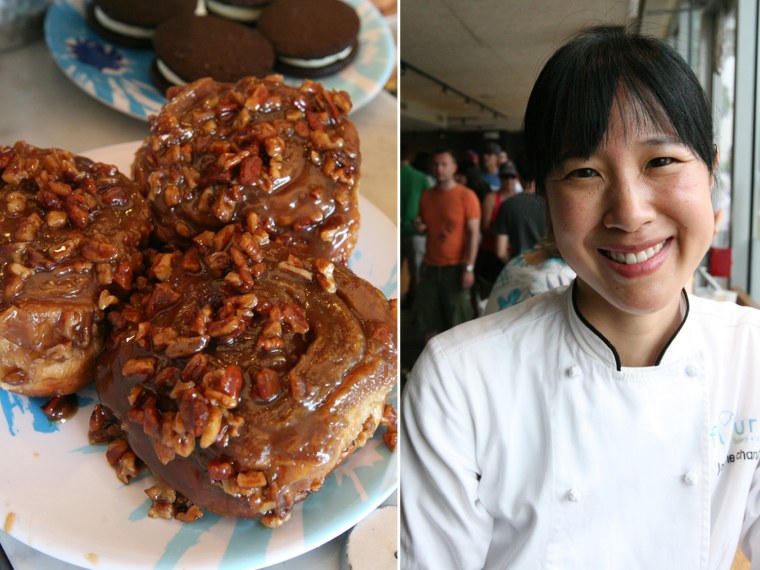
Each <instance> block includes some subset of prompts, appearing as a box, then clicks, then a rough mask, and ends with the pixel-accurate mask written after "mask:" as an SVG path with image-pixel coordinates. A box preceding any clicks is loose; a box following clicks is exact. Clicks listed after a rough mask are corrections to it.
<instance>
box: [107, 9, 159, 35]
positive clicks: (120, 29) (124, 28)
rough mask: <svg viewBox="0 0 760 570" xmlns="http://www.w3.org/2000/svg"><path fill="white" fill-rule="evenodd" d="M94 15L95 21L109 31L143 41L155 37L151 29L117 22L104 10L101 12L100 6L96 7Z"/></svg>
mask: <svg viewBox="0 0 760 570" xmlns="http://www.w3.org/2000/svg"><path fill="white" fill-rule="evenodd" d="M94 14H95V19H96V20H97V21H98V23H99V24H100V25H101V26H103V27H104V28H106V29H107V30H111V31H112V32H115V33H117V34H121V35H122V36H128V37H130V38H137V39H141V40H143V39H148V38H152V37H153V30H151V29H150V28H143V27H140V26H132V25H130V24H125V23H124V22H117V21H116V20H114V19H113V18H111V17H110V16H109V15H108V14H106V13H105V12H104V11H103V10H101V9H100V6H95V10H94Z"/></svg>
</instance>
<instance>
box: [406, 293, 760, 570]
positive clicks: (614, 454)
mask: <svg viewBox="0 0 760 570" xmlns="http://www.w3.org/2000/svg"><path fill="white" fill-rule="evenodd" d="M571 290H572V286H571V287H564V288H561V289H555V290H553V291H550V292H548V293H545V294H543V295H541V296H538V297H535V298H533V299H530V300H528V301H525V302H523V303H521V304H520V305H517V306H515V307H512V308H510V309H507V310H505V311H500V312H498V313H496V314H493V315H489V316H486V317H483V318H480V319H476V320H474V321H470V322H468V323H465V324H463V325H460V326H458V327H456V328H454V329H452V330H450V331H447V332H445V333H443V334H441V335H439V336H437V337H435V338H434V339H433V340H431V341H430V342H429V343H428V345H427V347H426V348H425V350H424V351H423V354H422V355H421V357H420V358H419V360H418V362H417V363H416V365H415V367H414V369H413V371H412V373H411V375H410V378H409V381H408V383H407V386H406V388H405V391H404V396H403V402H402V422H401V426H402V429H401V445H400V449H401V453H402V456H401V457H402V469H401V500H402V505H403V507H402V516H401V568H402V569H403V570H406V569H416V568H425V569H432V570H445V569H448V568H457V569H464V568H499V569H509V570H520V569H530V570H535V569H537V568H542V569H554V568H558V569H559V568H561V569H583V570H589V569H593V570H596V569H608V568H610V569H615V570H625V569H647V570H658V569H662V570H696V569H710V570H713V569H726V570H727V569H728V568H729V567H730V564H731V561H732V559H733V557H734V554H735V551H736V547H737V543H739V541H740V540H741V545H742V549H743V550H744V552H745V553H746V554H747V556H748V557H750V558H752V557H753V555H755V556H754V558H755V562H754V563H753V566H752V568H753V569H757V568H760V526H759V525H758V519H759V518H760V494H759V489H760V470H758V464H759V461H758V458H759V457H760V311H757V310H755V309H747V308H742V307H738V306H736V305H734V304H729V303H717V302H713V301H708V300H705V299H700V298H697V297H692V296H689V297H688V298H687V297H684V299H683V301H682V305H681V307H682V314H683V315H684V316H685V318H684V322H683V324H682V326H681V329H680V330H679V331H678V332H677V333H676V335H675V336H674V338H673V339H672V341H671V343H670V344H669V346H668V347H667V348H666V350H665V351H664V353H663V355H662V357H661V359H660V362H659V363H658V365H657V366H652V367H645V368H622V369H619V365H618V362H617V359H616V356H615V353H614V350H613V349H612V348H611V346H610V345H609V343H607V342H606V341H605V340H604V339H603V338H602V337H601V335H600V334H599V333H598V332H595V331H594V330H593V329H592V328H591V326H590V325H588V324H585V323H584V320H583V319H582V317H580V316H579V314H578V313H577V312H576V310H575V309H574V305H573V301H572V294H571Z"/></svg>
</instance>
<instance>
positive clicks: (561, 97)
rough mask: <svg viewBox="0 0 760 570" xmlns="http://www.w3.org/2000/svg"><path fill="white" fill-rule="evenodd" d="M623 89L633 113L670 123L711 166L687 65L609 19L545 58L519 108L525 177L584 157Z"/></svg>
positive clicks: (542, 178)
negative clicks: (522, 119)
mask: <svg viewBox="0 0 760 570" xmlns="http://www.w3.org/2000/svg"><path fill="white" fill-rule="evenodd" d="M621 88H622V93H623V94H624V96H625V97H626V100H627V101H629V102H631V103H632V104H633V105H632V106H633V108H634V114H635V117H634V120H635V121H638V122H639V123H640V124H641V123H643V124H652V123H654V124H657V125H660V126H661V127H667V128H668V129H669V130H671V129H672V131H673V134H674V135H676V136H677V137H678V138H679V139H680V140H681V141H682V142H683V144H685V145H686V146H687V147H689V149H690V150H691V151H692V152H694V153H695V155H697V156H698V157H699V158H700V159H701V160H702V161H703V162H704V163H705V164H706V165H707V168H708V171H709V172H710V173H713V170H714V164H715V156H716V149H715V146H714V144H713V128H712V113H711V109H710V104H709V103H708V101H707V97H706V96H705V93H704V91H703V89H702V87H701V85H700V84H699V80H698V79H697V77H696V76H695V75H694V72H693V71H692V70H691V68H690V67H689V66H688V64H687V63H686V62H685V61H684V60H683V58H682V57H681V56H680V55H679V54H678V53H677V52H676V51H675V50H674V49H673V48H671V47H670V46H668V45H667V44H665V43H664V42H662V41H660V40H658V39H656V38H651V37H647V36H641V35H637V34H634V33H630V32H628V31H626V29H625V28H622V27H616V26H600V27H597V28H593V29H591V30H589V31H587V32H584V33H581V34H580V35H578V36H576V38H575V39H573V40H571V41H570V42H569V43H567V44H565V45H564V46H563V47H561V48H560V49H559V50H557V51H556V52H555V53H554V55H553V56H552V57H551V58H550V59H549V60H548V62H547V63H546V65H545V66H544V68H543V70H542V71H541V73H540V74H539V76H538V79H537V80H536V84H535V85H534V87H533V91H532V92H531V95H530V99H529V101H528V107H527V109H526V112H525V122H524V136H525V148H526V154H527V160H526V162H525V172H524V174H525V178H526V179H527V180H533V181H534V182H535V184H536V192H537V193H539V194H542V195H543V194H545V193H546V187H545V184H546V178H547V176H548V175H549V174H550V173H551V172H552V171H553V170H554V169H556V168H557V167H558V166H559V165H560V163H561V162H562V160H563V159H564V158H565V157H567V156H576V157H584V158H588V157H589V156H591V154H592V153H593V152H594V151H595V150H596V148H597V147H598V146H599V145H600V144H601V143H602V142H603V138H604V136H605V133H606V132H607V126H608V122H609V118H610V111H611V109H612V105H613V104H618V105H622V102H621V101H620V96H621Z"/></svg>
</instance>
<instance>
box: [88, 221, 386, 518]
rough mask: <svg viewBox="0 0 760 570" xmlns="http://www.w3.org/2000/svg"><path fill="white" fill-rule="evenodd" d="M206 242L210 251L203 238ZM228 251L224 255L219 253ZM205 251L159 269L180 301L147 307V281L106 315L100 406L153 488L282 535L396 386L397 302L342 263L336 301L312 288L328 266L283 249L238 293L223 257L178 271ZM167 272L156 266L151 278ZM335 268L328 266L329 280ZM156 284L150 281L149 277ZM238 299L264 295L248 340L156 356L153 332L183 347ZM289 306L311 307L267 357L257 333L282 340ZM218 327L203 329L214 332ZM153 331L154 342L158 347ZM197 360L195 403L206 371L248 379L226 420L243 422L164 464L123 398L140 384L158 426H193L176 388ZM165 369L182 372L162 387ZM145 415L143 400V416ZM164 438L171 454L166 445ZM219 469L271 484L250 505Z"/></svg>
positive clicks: (216, 341)
mask: <svg viewBox="0 0 760 570" xmlns="http://www.w3.org/2000/svg"><path fill="white" fill-rule="evenodd" d="M223 231H224V230H223ZM240 235H242V230H241V229H240V227H236V229H235V237H234V238H233V239H232V241H231V243H232V244H234V243H235V242H236V240H237V238H238V237H239V236H240ZM249 235H250V234H249ZM206 236H208V234H206ZM200 239H201V240H203V241H205V242H206V243H211V240H210V238H208V237H204V236H201V237H200ZM232 247H234V246H229V245H228V246H227V247H226V248H223V250H222V251H225V252H227V251H229V249H230V248H232ZM197 249H199V248H198V247H197V246H194V247H193V248H191V249H190V250H188V251H187V252H185V253H184V254H180V253H174V254H172V255H173V257H172V271H171V276H170V277H166V275H165V271H164V276H165V277H166V278H165V280H164V281H162V282H160V286H161V287H164V288H166V287H168V288H169V289H171V290H172V291H174V292H175V293H176V294H177V295H176V296H173V298H174V299H176V302H174V303H171V304H170V305H169V306H166V307H162V308H160V309H159V310H157V311H154V310H153V308H152V304H151V302H150V301H148V300H147V299H155V296H154V295H155V291H156V288H157V287H158V286H159V282H158V280H157V279H155V278H153V279H152V280H151V282H150V283H148V284H142V285H141V287H142V291H143V292H142V294H141V295H137V296H133V298H132V303H131V304H128V305H124V306H123V307H121V308H119V309H117V310H116V311H115V312H114V313H112V314H113V315H114V318H113V319H112V322H113V324H114V333H113V334H112V336H111V338H110V341H109V345H108V350H107V351H104V353H103V357H102V358H101V361H100V364H99V366H98V369H97V383H96V385H97V389H98V393H99V395H100V398H101V401H102V402H103V404H104V405H106V406H107V407H109V408H110V409H111V410H112V411H113V412H114V413H115V415H116V416H117V417H118V418H120V419H121V420H122V425H123V427H124V428H125V431H126V434H127V439H128V442H129V444H130V446H131V447H132V449H133V451H134V452H135V453H136V455H137V456H138V457H139V458H141V459H142V460H143V461H144V462H145V463H146V464H147V466H148V467H149V468H150V470H151V471H152V472H153V474H154V476H155V477H156V478H157V479H158V480H159V481H162V482H164V483H165V484H167V485H169V486H170V487H172V488H173V489H175V490H177V491H179V492H180V493H182V494H183V495H185V496H186V497H187V498H189V499H190V500H191V501H192V502H193V503H195V504H196V505H197V506H199V507H201V508H203V509H208V510H210V511H212V512H215V513H218V514H221V515H225V516H233V517H259V516H263V517H264V519H263V520H264V524H267V525H268V526H277V525H279V524H281V523H282V522H283V521H285V520H287V518H288V516H289V513H290V510H291V508H292V506H293V504H294V503H295V502H297V501H299V500H301V499H303V498H305V497H306V496H307V495H308V494H309V493H311V492H312V491H315V490H317V489H318V488H319V487H320V486H321V485H322V482H323V481H324V479H325V477H327V475H329V473H330V472H332V471H333V470H334V469H335V467H336V466H337V465H338V464H339V463H340V462H341V461H342V460H343V459H344V458H345V457H346V456H347V455H348V454H349V453H350V452H351V451H353V449H355V448H356V447H358V446H360V445H363V443H364V442H365V441H366V440H367V439H368V438H369V437H371V435H372V433H373V432H374V430H375V429H376V427H377V426H378V423H379V420H380V414H381V412H382V408H383V404H384V402H385V399H386V397H387V394H388V392H389V391H390V389H391V387H392V385H393V383H394V381H395V377H396V303H395V300H393V301H388V300H386V298H385V297H384V296H383V294H382V293H381V292H380V291H378V290H377V289H375V288H374V287H373V286H372V285H371V284H369V283H368V282H366V281H364V280H362V279H360V278H359V277H357V276H356V275H354V274H353V273H352V272H351V271H350V270H349V269H347V268H345V267H343V266H342V265H340V264H335V265H334V272H333V273H332V278H334V283H332V284H333V285H334V286H335V291H334V292H330V289H331V279H328V280H327V281H325V280H324V279H317V275H319V274H320V272H319V270H318V269H317V266H319V267H322V268H324V263H326V262H325V260H321V261H318V260H316V259H315V258H311V257H307V256H304V255H301V254H299V255H298V256H294V255H293V254H292V250H289V249H287V248H285V247H283V246H282V245H281V244H277V243H267V244H263V245H261V256H260V261H258V262H256V261H255V260H250V261H249V264H248V265H250V266H252V267H254V268H256V271H257V275H256V276H255V278H254V280H253V283H252V284H250V285H248V286H243V287H242V288H241V287H235V286H232V285H231V284H230V281H229V280H228V279H225V275H228V274H229V269H225V270H223V271H221V272H220V271H219V270H211V269H210V268H209V266H208V262H209V261H212V260H213V262H214V263H216V262H217V261H218V254H219V252H218V251H217V250H216V249H215V248H213V247H212V248H210V249H207V250H206V251H205V253H202V254H201V255H200V259H201V261H202V264H201V265H202V268H201V269H200V270H198V271H192V272H189V271H186V270H184V269H183V266H186V267H188V266H194V265H196V263H195V259H196V257H197V256H196V254H195V253H194V250H197ZM200 249H201V250H203V249H204V248H200ZM215 256H216V257H215ZM188 258H189V261H188ZM164 261H165V259H164ZM323 262H324V263H323ZM293 264H297V265H303V267H302V268H301V269H303V272H298V273H294V272H293V270H292V267H293ZM161 265H162V264H161V263H159V261H158V258H154V266H153V267H154V268H156V267H160V266H161ZM332 266H333V264H328V267H327V271H325V274H326V275H330V272H329V270H330V268H331V267H332ZM163 267H164V268H165V267H166V265H163ZM225 271H226V272H227V273H225ZM309 274H311V276H312V277H311V278H309ZM151 275H153V270H151V271H149V276H151ZM323 276H324V275H323ZM241 289H242V291H241ZM241 292H242V293H243V294H250V293H252V294H253V295H254V296H255V298H256V303H255V306H254V307H253V310H252V314H251V315H249V318H247V319H246V326H245V327H244V330H238V331H237V332H236V333H234V334H233V335H230V336H221V337H211V338H209V339H208V342H207V343H206V344H205V345H204V348H202V349H200V350H198V351H197V352H195V353H193V355H187V356H183V357H180V358H170V357H168V356H167V352H168V351H170V350H171V348H167V349H162V348H156V346H155V341H156V338H157V337H156V335H155V333H156V331H163V330H164V329H161V327H173V328H174V329H175V330H176V331H177V332H178V333H179V335H181V336H183V337H186V336H190V335H197V333H198V332H199V329H198V326H199V325H198V319H197V316H198V315H199V314H204V311H206V314H208V310H207V309H204V307H206V306H210V307H212V308H213V309H214V314H218V312H219V310H220V307H223V306H224V303H225V301H228V300H230V299H233V298H235V296H238V295H241ZM293 306H296V307H302V308H303V313H302V316H304V317H305V320H300V319H296V320H294V321H292V322H293V326H291V324H290V322H289V321H288V319H283V320H282V321H281V323H282V325H281V329H280V331H279V332H280V335H279V337H280V338H282V340H283V341H284V343H282V344H281V345H280V346H279V347H278V348H275V349H273V350H268V349H266V348H263V347H262V344H261V337H262V336H265V337H266V336H267V335H268V334H269V335H270V336H269V338H272V337H276V336H278V335H277V334H274V335H272V334H270V333H271V329H269V328H268V327H271V322H272V321H273V320H277V318H274V319H273V318H272V316H273V315H277V314H278V313H277V311H278V310H280V311H282V313H283V314H284V313H285V312H288V311H289V309H286V308H287V307H289V308H290V309H292V307H293ZM152 312H153V313H154V314H153V315H152V316H151V317H150V318H149V321H148V322H149V323H150V325H149V326H147V325H145V324H141V323H144V322H145V320H144V319H148V316H147V315H146V313H152ZM299 320H300V322H298V321H299ZM212 327H213V325H209V327H208V329H207V331H208V332H211V330H212ZM276 329H278V327H277V326H275V332H277V330H276ZM306 329H308V330H306ZM146 330H150V331H152V332H153V336H152V338H148V337H149V336H150V335H146V334H145V331H146ZM268 330H269V332H267V331H268ZM161 334H162V333H161ZM199 355H201V356H199ZM144 359H151V360H152V361H153V362H154V363H155V365H154V367H153V368H152V369H150V367H149V369H150V370H149V372H147V373H146V374H142V375H141V374H131V375H130V374H124V372H125V370H126V371H130V370H133V367H131V365H130V362H137V361H143V362H144ZM198 359H201V360H203V361H205V362H206V366H205V367H204V368H203V371H202V372H200V373H196V374H195V378H196V379H195V380H194V381H192V382H191V383H190V387H191V389H192V388H193V384H194V387H195V388H196V389H197V390H199V391H201V392H202V391H203V388H202V386H203V385H204V384H205V383H206V380H205V379H204V380H199V379H198V378H199V377H200V376H201V375H202V374H203V375H206V374H208V373H209V371H211V373H212V374H213V371H214V370H221V369H225V368H228V367H229V366H230V365H232V366H233V367H235V368H236V369H237V370H239V371H240V372H242V376H243V384H242V389H241V390H240V391H239V394H238V395H237V397H236V398H235V405H234V406H233V407H232V408H230V409H229V412H230V413H232V414H234V415H236V416H239V417H240V418H242V420H243V423H242V426H241V427H240V428H239V430H237V434H236V435H234V430H233V431H232V432H228V433H233V435H232V436H230V437H225V436H224V435H221V436H220V437H219V438H217V440H216V441H215V443H213V444H212V445H210V446H208V447H206V448H205V449H204V448H202V447H201V445H200V444H199V441H200V438H198V439H197V440H196V441H195V444H194V445H191V447H193V449H192V452H191V453H190V454H189V456H188V457H182V456H181V455H180V453H179V452H178V453H177V454H170V456H171V458H170V459H169V460H168V461H166V456H164V459H163V460H162V458H161V455H162V450H163V451H165V449H164V448H163V447H162V444H157V443H156V438H155V437H150V436H148V435H146V431H150V429H149V428H148V427H146V426H147V424H145V423H143V424H141V423H140V422H139V421H134V418H135V416H134V415H130V409H132V410H133V411H132V414H134V408H135V405H132V404H131V403H130V401H129V398H130V393H132V394H133V402H132V403H133V404H134V394H135V392H134V390H133V389H134V387H135V386H141V387H142V388H144V389H145V390H147V391H149V392H150V393H151V395H155V396H156V398H155V399H156V400H157V402H158V403H157V407H158V410H159V412H160V414H159V416H160V417H161V418H162V419H163V418H165V417H167V416H168V417H171V415H172V414H176V415H180V416H182V417H183V419H184V420H185V421H184V426H185V428H187V425H188V423H191V422H188V421H187V420H188V417H189V414H183V413H182V409H181V404H180V402H181V401H182V396H181V395H180V394H178V390H177V387H178V386H180V387H182V386H183V385H182V384H181V382H182V381H186V380H187V379H188V377H189V375H190V374H189V373H188V372H187V371H188V370H190V369H193V368H194V366H193V364H192V362H191V361H196V362H197V360H198ZM171 367H176V369H175V370H176V371H177V372H176V374H175V375H174V378H173V379H172V380H170V381H166V380H165V379H164V377H165V376H166V372H165V371H166V370H167V369H169V370H171V369H172V368H171ZM262 369H269V370H274V371H276V387H275V389H274V391H275V392H276V393H275V394H266V395H267V396H268V397H269V396H271V398H270V399H268V400H266V401H264V400H263V399H262V398H261V397H260V396H261V392H260V391H258V388H257V387H256V381H255V379H256V374H257V371H261V370H262ZM179 371H182V372H181V373H180V372H179ZM146 376H148V377H147V378H146ZM207 377H208V376H206V378H207ZM178 382H179V383H180V384H178ZM183 389H187V385H184V388H183ZM172 393H173V395H172ZM143 394H144V393H143ZM199 398H202V396H199ZM140 405H141V404H140V402H139V400H138V401H137V404H136V406H137V407H139V406H140ZM169 423H171V422H169ZM180 431H181V430H180ZM174 436H175V437H178V438H179V439H180V440H181V439H182V436H177V435H176V434H175V435H174ZM189 437H190V438H192V436H189ZM162 441H164V443H167V442H166V439H165V438H164V439H163V440H162ZM219 462H222V463H226V464H229V465H230V466H231V468H232V472H233V474H234V473H250V472H255V473H263V474H264V475H265V485H264V486H262V487H260V488H257V489H256V490H255V492H252V493H250V494H249V495H247V493H245V492H241V490H240V489H239V488H236V487H234V486H233V487H232V488H227V489H226V490H225V488H224V486H223V484H222V483H221V482H220V481H218V480H212V475H211V474H210V466H211V465H213V464H214V463H219ZM212 471H213V469H212ZM262 482H263V480H262Z"/></svg>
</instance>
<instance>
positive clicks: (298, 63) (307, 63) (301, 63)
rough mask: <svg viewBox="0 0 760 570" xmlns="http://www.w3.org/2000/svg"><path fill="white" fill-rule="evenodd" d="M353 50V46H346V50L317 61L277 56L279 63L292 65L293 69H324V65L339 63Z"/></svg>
mask: <svg viewBox="0 0 760 570" xmlns="http://www.w3.org/2000/svg"><path fill="white" fill-rule="evenodd" d="M352 49H354V46H352V45H351V46H348V47H347V48H346V49H344V50H341V51H339V52H338V53H336V54H333V55H328V56H326V57H320V58H318V59H298V58H295V57H284V56H281V55H280V56H278V58H279V59H280V61H282V62H283V63H287V64H288V65H292V66H294V67H309V68H314V67H324V66H325V65H330V64H331V63H335V62H336V61H340V60H342V59H346V58H347V57H348V56H349V55H351V50H352Z"/></svg>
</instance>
